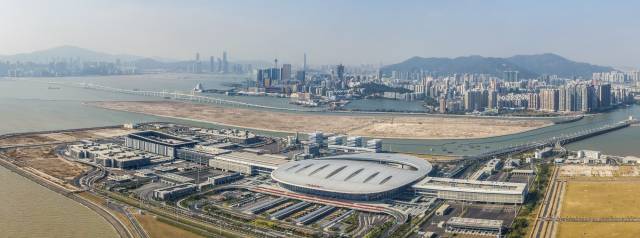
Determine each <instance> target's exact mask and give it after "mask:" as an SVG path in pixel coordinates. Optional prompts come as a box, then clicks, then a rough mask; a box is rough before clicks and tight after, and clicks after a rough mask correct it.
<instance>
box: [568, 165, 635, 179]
mask: <svg viewBox="0 0 640 238" xmlns="http://www.w3.org/2000/svg"><path fill="white" fill-rule="evenodd" d="M560 176H564V177H629V176H640V168H639V167H638V166H636V165H622V166H613V165H563V166H562V167H560Z"/></svg>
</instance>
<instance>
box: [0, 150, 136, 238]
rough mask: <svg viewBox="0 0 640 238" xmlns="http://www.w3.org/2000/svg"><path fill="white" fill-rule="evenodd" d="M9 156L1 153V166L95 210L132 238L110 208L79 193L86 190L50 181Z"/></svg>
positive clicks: (120, 233) (118, 231) (119, 233)
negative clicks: (18, 163)
mask: <svg viewBox="0 0 640 238" xmlns="http://www.w3.org/2000/svg"><path fill="white" fill-rule="evenodd" d="M8 159H9V158H8V157H6V156H5V155H0V166H2V167H3V168H5V169H7V170H9V171H11V172H13V173H15V174H17V175H19V176H21V177H23V178H25V179H28V180H30V181H32V182H34V183H35V184H37V185H40V186H42V187H44V188H46V189H48V190H50V191H52V192H55V193H57V194H60V195H62V196H64V197H66V198H68V199H71V200H73V201H75V202H76V203H78V204H80V205H81V206H83V207H86V208H87V209H89V210H91V211H93V212H94V213H96V214H97V215H99V216H100V217H101V218H102V219H104V220H105V221H106V222H107V223H109V224H110V225H111V228H112V229H113V231H114V233H115V234H116V235H117V236H118V237H121V238H132V237H134V236H133V234H132V233H131V232H130V231H129V230H128V229H127V228H126V225H125V224H123V223H122V221H120V220H119V219H118V218H117V217H116V215H115V214H112V213H111V212H109V211H108V210H106V209H104V208H103V207H101V206H100V205H98V204H95V203H94V202H92V201H90V200H87V199H85V198H83V197H82V196H79V195H78V193H80V192H84V191H82V190H77V189H76V190H70V189H69V188H67V187H64V186H62V185H60V184H57V183H55V182H53V181H49V180H47V179H46V178H43V177H42V176H40V175H38V174H36V173H34V172H31V171H29V170H27V169H24V168H21V167H20V166H17V165H15V164H14V163H12V162H10V161H8Z"/></svg>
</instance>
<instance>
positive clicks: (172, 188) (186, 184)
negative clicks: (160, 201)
mask: <svg viewBox="0 0 640 238" xmlns="http://www.w3.org/2000/svg"><path fill="white" fill-rule="evenodd" d="M193 186H196V185H195V184H192V183H183V184H177V185H174V186H171V187H166V188H159V189H156V190H155V191H157V192H173V191H177V190H180V189H183V188H188V187H193Z"/></svg>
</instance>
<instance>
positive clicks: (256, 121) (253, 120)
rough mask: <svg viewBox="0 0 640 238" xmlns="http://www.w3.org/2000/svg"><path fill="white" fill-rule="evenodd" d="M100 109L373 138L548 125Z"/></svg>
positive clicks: (176, 105)
mask: <svg viewBox="0 0 640 238" xmlns="http://www.w3.org/2000/svg"><path fill="white" fill-rule="evenodd" d="M89 104H90V105H93V106H97V107H102V108H106V109H112V110H119V111H128V112H137V113H144V114H149V115H156V116H165V117H174V118H183V119H190V120H198V121H205V122H211V123H216V124H221V125H227V126H236V127H244V128H251V129H259V130H266V131H278V132H314V131H323V132H330V133H340V134H348V135H360V136H367V137H375V138H403V139H405V138H406V139H466V138H486V137H493V136H501V135H509V134H514V133H519V132H524V131H528V130H533V129H537V128H541V127H544V126H548V125H551V124H552V122H551V121H546V120H509V119H495V118H491V119H486V118H445V117H427V116H406V115H402V116H391V115H336V114H323V115H320V114H309V113H287V112H272V111H259V110H251V109H245V108H228V107H218V106H215V105H202V104H193V103H185V102H93V103H89Z"/></svg>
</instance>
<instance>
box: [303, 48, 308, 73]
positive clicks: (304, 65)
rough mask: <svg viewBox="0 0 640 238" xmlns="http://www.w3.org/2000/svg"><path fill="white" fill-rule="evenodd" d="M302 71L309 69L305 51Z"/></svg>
mask: <svg viewBox="0 0 640 238" xmlns="http://www.w3.org/2000/svg"><path fill="white" fill-rule="evenodd" d="M302 71H305V72H306V71H307V53H304V61H303V62H302Z"/></svg>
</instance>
